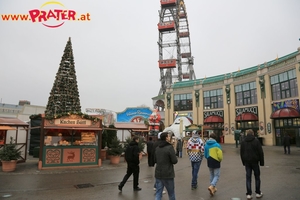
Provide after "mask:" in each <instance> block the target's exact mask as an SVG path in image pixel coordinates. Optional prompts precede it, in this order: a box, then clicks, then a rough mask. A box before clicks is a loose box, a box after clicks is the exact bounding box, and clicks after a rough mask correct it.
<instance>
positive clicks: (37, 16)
mask: <svg viewBox="0 0 300 200" xmlns="http://www.w3.org/2000/svg"><path fill="white" fill-rule="evenodd" d="M29 15H30V18H31V21H32V22H41V23H42V24H43V25H44V26H46V27H48V28H58V27H60V26H62V25H63V24H64V23H65V22H66V21H74V20H78V21H89V20H90V14H89V13H86V14H82V15H80V17H79V18H76V11H75V10H69V9H67V8H66V7H65V6H64V5H63V4H62V3H60V2H57V1H48V2H46V3H44V4H43V5H42V6H41V7H40V9H33V10H30V11H29Z"/></svg>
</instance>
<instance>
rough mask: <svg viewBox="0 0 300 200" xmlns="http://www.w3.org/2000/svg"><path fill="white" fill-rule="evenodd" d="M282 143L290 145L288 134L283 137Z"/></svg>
mask: <svg viewBox="0 0 300 200" xmlns="http://www.w3.org/2000/svg"><path fill="white" fill-rule="evenodd" d="M283 145H285V146H290V145H291V138H290V136H288V135H286V136H284V137H283Z"/></svg>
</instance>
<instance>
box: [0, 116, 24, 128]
mask: <svg viewBox="0 0 300 200" xmlns="http://www.w3.org/2000/svg"><path fill="white" fill-rule="evenodd" d="M0 125H7V126H29V124H27V123H26V122H24V121H22V120H20V119H18V118H11V117H0Z"/></svg>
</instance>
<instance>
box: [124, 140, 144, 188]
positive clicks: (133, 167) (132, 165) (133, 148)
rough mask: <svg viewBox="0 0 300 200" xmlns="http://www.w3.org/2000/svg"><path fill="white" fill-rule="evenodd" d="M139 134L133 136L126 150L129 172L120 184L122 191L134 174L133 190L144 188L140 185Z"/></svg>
mask: <svg viewBox="0 0 300 200" xmlns="http://www.w3.org/2000/svg"><path fill="white" fill-rule="evenodd" d="M139 140H140V139H139V136H134V137H133V138H132V141H131V142H130V143H129V145H128V147H127V149H126V150H125V160H126V162H127V172H126V174H125V176H124V178H123V180H122V181H121V183H120V184H119V185H118V188H119V190H120V191H122V188H123V187H124V185H125V183H126V182H127V180H128V179H129V177H130V176H131V174H133V190H134V191H140V190H142V188H140V187H139V174H140V166H139V164H140V157H139V154H140V150H139V147H138V143H139Z"/></svg>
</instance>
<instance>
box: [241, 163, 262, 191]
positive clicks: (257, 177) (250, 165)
mask: <svg viewBox="0 0 300 200" xmlns="http://www.w3.org/2000/svg"><path fill="white" fill-rule="evenodd" d="M245 169H246V188H247V193H246V195H252V189H251V178H252V170H253V172H254V177H255V193H256V194H260V193H261V191H260V169H259V165H258V163H246V164H245Z"/></svg>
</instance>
